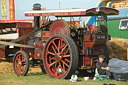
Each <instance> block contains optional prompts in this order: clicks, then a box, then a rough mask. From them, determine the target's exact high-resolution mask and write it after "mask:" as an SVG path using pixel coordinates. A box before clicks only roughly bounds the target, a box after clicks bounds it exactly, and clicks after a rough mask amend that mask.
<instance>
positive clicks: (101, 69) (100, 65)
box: [96, 55, 123, 81]
mask: <svg viewBox="0 0 128 85" xmlns="http://www.w3.org/2000/svg"><path fill="white" fill-rule="evenodd" d="M104 58H105V56H104V55H100V56H99V61H98V62H97V63H96V67H97V71H98V73H99V75H107V78H108V79H110V76H113V78H114V79H115V80H117V81H123V79H120V78H119V77H118V75H117V74H116V73H112V72H110V71H109V70H110V67H109V66H108V65H107V63H106V62H104Z"/></svg>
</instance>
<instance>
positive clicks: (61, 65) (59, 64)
mask: <svg viewBox="0 0 128 85" xmlns="http://www.w3.org/2000/svg"><path fill="white" fill-rule="evenodd" d="M59 66H60V69H61V72H62V74H63V73H64V72H63V70H62V65H61V63H60V62H59Z"/></svg>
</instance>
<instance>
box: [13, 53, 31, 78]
mask: <svg viewBox="0 0 128 85" xmlns="http://www.w3.org/2000/svg"><path fill="white" fill-rule="evenodd" d="M13 69H14V72H15V74H16V75H18V76H25V75H26V74H27V73H28V70H29V56H28V55H27V53H26V52H24V51H18V52H17V53H16V54H15V56H14V59H13Z"/></svg>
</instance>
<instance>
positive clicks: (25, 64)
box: [13, 7, 119, 78]
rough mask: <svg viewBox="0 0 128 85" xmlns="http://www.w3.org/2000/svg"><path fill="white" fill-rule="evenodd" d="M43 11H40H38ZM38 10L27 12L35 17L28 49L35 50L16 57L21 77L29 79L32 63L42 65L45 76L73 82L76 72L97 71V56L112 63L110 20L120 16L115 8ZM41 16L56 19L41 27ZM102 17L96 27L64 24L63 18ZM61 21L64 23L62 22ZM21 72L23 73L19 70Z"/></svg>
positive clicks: (97, 21) (28, 50)
mask: <svg viewBox="0 0 128 85" xmlns="http://www.w3.org/2000/svg"><path fill="white" fill-rule="evenodd" d="M39 9H40V7H39ZM39 9H38V8H36V10H33V11H28V12H25V16H34V32H33V33H34V35H33V37H32V38H30V40H29V41H28V45H31V46H34V47H35V48H34V49H28V48H27V49H22V51H18V52H17V53H16V54H15V56H14V64H13V65H14V71H15V73H16V74H17V75H18V76H21V75H26V74H27V72H28V69H29V64H30V63H29V62H31V61H30V59H32V61H33V63H36V64H37V63H41V68H42V70H43V72H46V73H47V74H48V75H49V76H51V77H53V78H70V77H71V75H72V74H74V73H75V71H76V70H77V71H78V72H80V73H85V74H88V70H90V71H92V72H93V70H94V69H95V63H96V61H97V59H98V55H105V56H106V61H108V59H109V55H108V49H107V46H106V41H107V40H110V36H109V35H108V32H107V16H106V15H117V14H118V13H119V12H118V11H117V10H115V9H112V8H106V7H100V8H98V10H97V8H92V9H88V10H87V9H67V10H47V11H45V10H44V11H42V10H39ZM40 16H43V17H46V16H56V17H57V19H56V20H55V21H51V20H48V19H47V20H44V21H45V22H43V24H42V26H41V27H40V24H39V23H40ZM81 16H95V17H97V16H100V17H98V18H96V25H89V24H87V27H85V26H84V27H82V26H78V23H79V22H77V21H65V20H64V19H62V17H81ZM59 17H61V19H59ZM19 68H20V69H19Z"/></svg>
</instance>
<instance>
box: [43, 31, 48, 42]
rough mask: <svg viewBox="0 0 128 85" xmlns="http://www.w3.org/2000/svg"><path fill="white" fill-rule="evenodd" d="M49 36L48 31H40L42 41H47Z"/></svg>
mask: <svg viewBox="0 0 128 85" xmlns="http://www.w3.org/2000/svg"><path fill="white" fill-rule="evenodd" d="M48 38H49V31H42V41H47V39H48Z"/></svg>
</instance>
